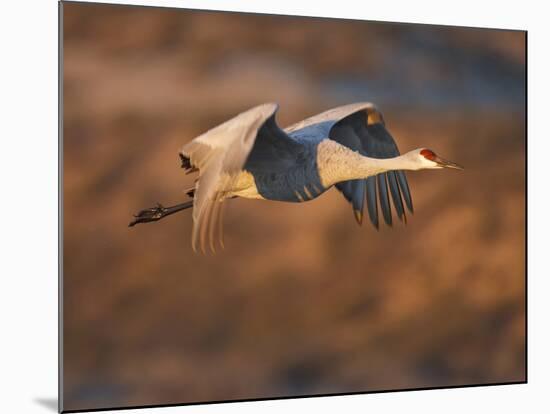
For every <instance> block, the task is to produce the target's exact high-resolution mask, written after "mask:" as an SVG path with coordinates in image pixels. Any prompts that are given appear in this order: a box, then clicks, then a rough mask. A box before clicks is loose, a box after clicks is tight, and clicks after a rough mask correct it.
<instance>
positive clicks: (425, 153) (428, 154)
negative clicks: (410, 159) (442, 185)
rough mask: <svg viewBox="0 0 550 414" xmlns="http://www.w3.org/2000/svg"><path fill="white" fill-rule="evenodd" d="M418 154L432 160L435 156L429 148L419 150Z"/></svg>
mask: <svg viewBox="0 0 550 414" xmlns="http://www.w3.org/2000/svg"><path fill="white" fill-rule="evenodd" d="M420 155H422V156H423V157H424V158H427V159H429V160H433V159H434V158H435V153H434V152H433V151H432V150H429V149H423V150H422V151H420Z"/></svg>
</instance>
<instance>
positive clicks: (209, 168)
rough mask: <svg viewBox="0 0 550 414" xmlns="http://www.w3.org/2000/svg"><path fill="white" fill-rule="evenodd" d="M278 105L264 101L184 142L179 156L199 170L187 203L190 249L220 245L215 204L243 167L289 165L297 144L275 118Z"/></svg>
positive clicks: (219, 224) (220, 232) (216, 204)
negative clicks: (190, 219) (190, 202)
mask: <svg viewBox="0 0 550 414" xmlns="http://www.w3.org/2000/svg"><path fill="white" fill-rule="evenodd" d="M277 109H278V105H277V104H275V103H267V104H263V105H259V106H256V107H254V108H252V109H250V110H248V111H246V112H243V113H241V114H239V115H237V116H236V117H234V118H232V119H230V120H229V121H227V122H225V123H223V124H221V125H219V126H217V127H215V128H213V129H211V130H209V131H207V132H206V133H204V134H202V135H200V136H199V137H197V138H195V139H193V140H192V141H191V142H189V143H187V144H186V145H184V147H183V148H182V150H181V151H180V154H181V155H182V156H183V157H184V158H186V159H188V162H189V166H190V167H191V168H196V169H198V170H199V178H198V181H197V183H196V185H195V192H194V198H193V199H194V201H193V236H192V244H193V249H194V250H195V251H196V250H197V245H198V244H200V246H201V250H202V251H203V252H204V251H205V244H206V242H207V241H209V244H210V248H211V249H212V250H213V251H214V240H215V237H214V236H215V233H218V236H219V241H220V244H221V245H222V246H223V242H222V240H221V234H222V226H221V213H222V212H221V206H222V201H223V200H224V198H225V197H226V196H227V191H228V190H229V189H231V188H232V182H233V180H235V179H236V177H237V176H238V174H239V173H240V172H241V171H242V170H243V169H244V167H245V164H246V165H247V166H248V165H264V166H266V165H268V164H269V163H270V162H272V163H278V164H280V165H285V163H288V164H291V163H292V162H293V161H292V154H293V153H295V151H296V145H299V144H297V143H296V142H295V141H294V140H293V139H292V138H290V137H289V136H288V135H287V134H286V133H285V132H283V131H282V130H281V129H280V128H279V127H278V126H277V124H276V122H275V113H276V111H277Z"/></svg>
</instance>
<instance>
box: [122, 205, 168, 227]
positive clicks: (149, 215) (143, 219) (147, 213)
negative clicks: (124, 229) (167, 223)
mask: <svg viewBox="0 0 550 414" xmlns="http://www.w3.org/2000/svg"><path fill="white" fill-rule="evenodd" d="M165 214H166V208H165V207H164V206H163V205H162V204H160V203H157V205H156V207H151V208H146V209H144V210H141V211H140V212H139V213H137V214H134V219H133V220H132V221H131V222H130V224H128V227H132V226H135V225H136V224H138V223H149V222H151V221H157V220H160V219H161V218H163V217H164V216H165Z"/></svg>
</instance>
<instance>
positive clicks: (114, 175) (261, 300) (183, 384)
mask: <svg viewBox="0 0 550 414" xmlns="http://www.w3.org/2000/svg"><path fill="white" fill-rule="evenodd" d="M64 12H65V13H64V36H63V39H64V72H63V76H64V95H63V96H64V112H63V114H64V129H63V132H64V143H63V151H64V161H63V168H64V175H63V183H64V188H63V192H64V201H63V208H64V232H63V237H64V258H63V265H64V286H63V292H64V315H63V317H64V337H63V345H64V355H63V362H64V369H63V374H64V408H65V409H81V408H100V407H110V406H124V405H144V404H145V405H148V404H166V403H181V402H194V401H210V400H227V399H243V398H261V397H276V396H289V395H304V394H319V393H322V394H324V393H341V392H356V391H374V390H385V389H400V388H411V387H431V386H448V385H461V384H472V383H495V382H510V381H522V380H524V379H525V359H524V358H525V321H524V317H525V313H524V307H525V299H524V293H525V272H524V266H525V248H524V245H525V109H524V105H525V100H524V99H525V88H524V87H525V85H524V79H525V64H524V62H525V34H524V33H522V32H512V31H498V30H480V29H462V28H449V27H434V26H420V25H397V24H381V23H372V22H360V21H341V20H330V19H311V18H295V17H283V16H268V15H251V14H248V15H247V14H233V13H216V12H193V11H186V10H174V9H158V8H142V7H140V8H138V7H122V6H100V5H89V4H78V3H65V4H64ZM365 100H368V101H373V102H375V103H377V105H378V106H379V107H380V108H381V110H382V111H383V113H384V116H385V119H386V123H387V126H388V128H389V129H390V131H391V132H392V134H393V135H394V137H395V138H396V141H397V142H398V144H399V147H400V149H401V151H402V152H405V151H409V150H411V149H413V148H417V147H429V148H432V149H433V150H434V151H436V152H437V153H438V154H440V155H442V156H443V157H445V158H449V159H451V160H453V161H456V162H459V163H461V164H463V165H465V167H466V170H465V171H463V172H458V171H446V170H445V171H422V172H417V173H409V175H408V177H409V183H410V187H411V190H412V194H413V201H414V206H415V214H414V215H413V216H412V217H411V216H410V217H409V222H408V225H407V226H404V225H402V224H401V223H400V222H397V220H396V223H395V225H394V228H393V229H389V228H387V227H385V226H383V227H382V228H381V230H380V231H379V232H376V230H374V229H373V228H372V227H371V226H370V224H369V223H364V224H363V226H362V227H358V226H357V225H356V223H355V221H354V219H353V214H352V211H351V207H350V206H349V205H348V204H347V202H346V201H345V200H344V199H343V198H342V196H341V195H340V194H339V193H338V192H337V191H336V190H331V191H329V192H328V193H326V194H325V195H323V196H322V197H320V198H319V199H317V200H314V201H312V202H308V203H302V204H291V203H277V202H265V201H251V200H232V201H230V202H228V207H227V209H226V217H225V230H226V231H225V236H226V237H225V242H226V250H225V251H224V252H222V253H219V254H218V255H216V256H200V255H194V254H193V253H192V250H191V246H190V234H191V226H192V223H191V217H190V212H184V213H180V214H178V215H176V216H173V217H170V218H167V219H165V220H163V221H161V222H158V223H154V224H149V225H141V226H137V227H135V228H128V227H127V223H128V222H129V220H130V218H131V215H132V214H133V213H135V212H136V211H137V210H139V209H141V208H144V207H149V206H152V205H153V204H154V203H155V202H157V201H160V202H162V203H164V204H166V205H170V204H175V203H177V202H181V201H183V200H184V199H185V195H184V194H183V190H184V189H186V188H188V187H190V186H191V185H192V180H193V178H192V177H189V176H185V175H184V174H183V170H181V169H180V166H179V160H178V150H179V148H180V147H181V146H182V145H183V144H184V143H185V142H187V141H189V140H190V139H192V138H193V137H195V136H197V135H198V134H200V133H202V132H204V131H205V130H207V129H209V128H211V127H213V126H215V125H216V124H218V123H220V122H222V121H225V120H227V119H228V118H230V117H232V116H234V115H235V114H237V113H238V112H240V111H242V110H245V109H248V108H249V107H251V106H253V105H256V104H259V103H262V102H268V101H276V102H279V103H280V104H281V110H280V113H279V114H278V122H279V124H280V125H282V126H286V125H288V124H290V123H294V122H296V121H298V120H300V119H303V118H304V117H307V116H309V115H312V114H314V113H317V112H320V111H323V110H325V109H328V108H330V107H333V106H337V105H340V104H344V103H349V102H353V101H365Z"/></svg>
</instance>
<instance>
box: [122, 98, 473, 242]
mask: <svg viewBox="0 0 550 414" xmlns="http://www.w3.org/2000/svg"><path fill="white" fill-rule="evenodd" d="M278 109H279V105H278V104H277V103H264V104H261V105H258V106H255V107H253V108H251V109H249V110H246V111H244V112H241V113H240V114H238V115H236V116H235V117H233V118H231V119H230V120H228V121H226V122H224V123H222V124H220V125H218V126H216V127H214V128H212V129H210V130H208V131H207V132H205V133H203V134H201V135H199V136H198V137H196V138H194V139H192V140H191V141H189V142H188V143H186V144H185V145H184V146H183V147H182V148H181V150H180V152H179V158H180V161H181V167H182V168H183V169H184V171H185V173H186V174H191V173H198V178H197V179H196V181H195V185H194V186H193V187H192V188H190V189H188V190H187V191H186V193H187V195H188V196H189V197H190V198H191V199H190V200H188V201H186V202H184V203H182V204H178V205H175V206H172V207H164V206H163V205H162V204H157V205H156V206H155V207H152V208H147V209H143V210H141V211H140V212H139V213H137V214H136V215H134V218H133V220H132V221H131V222H130V224H129V226H130V227H132V226H134V225H136V224H138V223H147V222H153V221H157V220H160V219H162V218H164V217H166V216H169V215H171V214H174V213H176V212H178V211H181V210H185V209H188V208H193V213H192V216H193V230H192V248H193V250H194V251H195V252H197V251H198V248H199V247H200V250H201V252H203V253H205V252H206V250H207V249H206V246H207V245H209V246H210V250H211V251H212V252H215V250H216V244H218V245H219V246H221V247H222V248H223V247H224V243H223V230H222V229H223V224H222V209H223V205H224V201H225V200H227V199H232V198H236V197H241V198H247V199H261V200H271V201H282V202H294V203H299V202H306V201H310V200H313V199H315V198H317V197H319V196H320V195H321V194H323V193H324V192H326V191H327V190H329V189H330V188H332V187H335V188H336V189H337V190H338V191H340V192H341V193H342V195H343V196H344V198H345V199H346V200H347V201H348V202H349V203H350V204H351V206H352V210H353V213H354V217H355V220H356V221H357V223H358V224H359V225H361V224H362V222H363V210H364V204H365V202H366V206H367V211H368V215H369V219H370V221H371V223H372V224H373V225H374V227H375V228H376V229H378V228H379V219H378V204H380V209H381V211H382V216H383V218H384V221H385V223H386V224H387V225H388V226H391V225H392V212H391V206H390V195H391V199H392V200H393V206H394V209H395V213H396V214H397V217H398V218H399V219H400V220H401V221H403V222H405V223H406V220H407V218H406V211H405V207H406V209H407V210H408V211H409V212H410V213H411V214H412V213H413V203H412V198H411V193H410V190H409V185H408V183H407V177H406V175H405V171H416V170H422V169H441V168H453V169H463V167H461V166H460V165H459V164H456V163H454V162H451V161H448V160H446V159H443V158H441V157H439V156H438V155H436V154H435V152H434V151H432V150H431V149H428V148H417V149H414V150H412V151H409V152H407V153H405V154H403V155H401V154H400V152H399V150H398V148H397V145H396V143H395V140H394V139H393V137H392V135H391V134H390V132H389V131H388V129H387V128H386V123H385V121H384V117H383V115H382V113H381V112H380V110H379V109H378V108H377V106H376V105H374V104H373V103H371V102H359V103H352V104H348V105H343V106H339V107H336V108H332V109H329V110H327V111H324V112H322V113H320V114H318V115H314V116H311V117H309V118H307V119H305V120H303V121H300V122H297V123H295V124H293V125H291V126H289V127H287V128H284V129H283V128H280V127H279V126H278V125H277V122H276V119H275V116H276V113H277V111H278Z"/></svg>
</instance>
